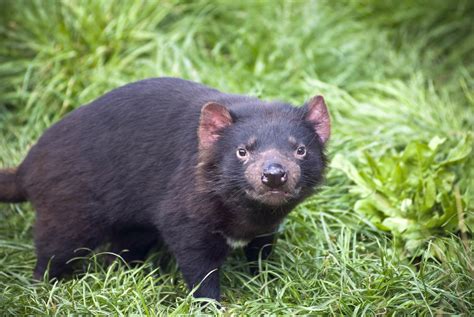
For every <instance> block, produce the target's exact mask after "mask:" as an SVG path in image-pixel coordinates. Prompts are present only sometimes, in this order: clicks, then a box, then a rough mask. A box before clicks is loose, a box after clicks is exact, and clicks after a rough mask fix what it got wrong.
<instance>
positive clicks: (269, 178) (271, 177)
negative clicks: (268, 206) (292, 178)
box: [261, 163, 288, 188]
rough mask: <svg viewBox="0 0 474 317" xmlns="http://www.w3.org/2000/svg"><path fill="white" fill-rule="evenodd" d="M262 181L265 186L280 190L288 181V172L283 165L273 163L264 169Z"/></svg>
mask: <svg viewBox="0 0 474 317" xmlns="http://www.w3.org/2000/svg"><path fill="white" fill-rule="evenodd" d="M261 180H262V183H263V184H264V185H265V186H268V187H270V188H278V187H281V186H282V185H284V184H285V183H286V181H287V180H288V172H287V171H286V170H285V168H284V167H283V166H282V165H281V164H278V163H271V164H269V165H268V166H267V167H265V168H264V170H263V173H262V177H261Z"/></svg>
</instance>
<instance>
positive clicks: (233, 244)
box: [225, 237, 249, 249]
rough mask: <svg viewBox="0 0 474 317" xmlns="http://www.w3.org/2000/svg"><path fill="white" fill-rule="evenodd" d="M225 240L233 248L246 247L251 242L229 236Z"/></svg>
mask: <svg viewBox="0 0 474 317" xmlns="http://www.w3.org/2000/svg"><path fill="white" fill-rule="evenodd" d="M225 241H226V242H227V244H228V245H229V247H231V248H232V249H238V248H242V247H245V246H246V245H247V244H248V243H249V241H248V240H236V239H232V238H229V237H225Z"/></svg>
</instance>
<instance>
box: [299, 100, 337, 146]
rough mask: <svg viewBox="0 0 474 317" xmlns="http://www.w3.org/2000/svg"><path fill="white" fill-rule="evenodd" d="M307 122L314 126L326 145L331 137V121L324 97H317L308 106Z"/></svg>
mask: <svg viewBox="0 0 474 317" xmlns="http://www.w3.org/2000/svg"><path fill="white" fill-rule="evenodd" d="M305 120H306V121H309V122H310V123H311V124H312V125H313V128H314V131H316V134H317V135H318V136H319V138H320V139H321V142H323V144H325V143H326V142H327V140H328V139H329V136H330V135H331V119H330V118H329V112H328V108H327V107H326V103H325V102H324V98H323V96H315V97H313V98H312V99H311V100H310V101H309V102H308V103H307V104H306V115H305Z"/></svg>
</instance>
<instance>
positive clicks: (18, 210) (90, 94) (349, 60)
mask: <svg viewBox="0 0 474 317" xmlns="http://www.w3.org/2000/svg"><path fill="white" fill-rule="evenodd" d="M1 7H2V10H1V12H0V21H1V23H0V78H1V80H0V166H2V167H7V166H15V165H17V164H19V163H20V162H21V160H22V158H23V157H24V155H25V154H26V153H27V151H28V148H29V147H30V146H31V145H32V144H34V142H35V140H36V139H37V138H38V137H39V136H40V135H41V133H42V132H43V131H44V130H45V129H46V128H47V127H48V126H50V125H51V124H52V123H54V122H55V121H57V120H59V119H60V118H62V117H63V116H64V115H65V114H66V113H67V112H69V111H71V110H73V109H74V108H76V107H78V106H80V105H81V104H84V103H87V102H89V101H91V100H93V99H95V98H96V97H98V96H100V95H101V94H103V93H105V92H106V91H108V90H109V89H111V88H114V87H117V86H120V85H122V84H125V83H128V82H131V81H135V80H138V79H142V78H146V77H153V76H177V77H183V78H187V79H191V80H195V81H199V82H203V83H205V84H208V85H210V86H214V87H216V88H218V89H220V90H223V91H229V92H235V93H243V94H250V95H255V96H260V97H262V98H265V99H281V100H288V101H291V102H293V103H295V104H302V103H303V102H304V101H305V100H307V99H308V98H309V97H310V96H312V95H314V94H317V93H322V94H323V95H324V96H325V97H326V100H327V102H328V104H329V107H330V111H331V115H332V117H333V135H332V140H331V144H330V147H329V149H328V150H329V154H330V156H334V155H336V154H341V155H343V156H344V157H345V158H347V159H349V160H351V161H352V162H354V164H361V163H360V162H359V161H358V158H359V157H360V155H361V153H362V152H363V151H365V150H370V151H371V153H385V152H384V151H385V150H386V149H387V148H397V149H403V148H404V147H405V146H406V145H407V144H408V143H409V142H410V141H411V140H420V141H425V142H428V141H429V140H431V139H432V138H433V137H434V136H437V135H438V136H440V137H446V138H448V140H449V142H456V141H457V140H459V139H460V138H462V137H463V136H465V135H466V134H468V133H470V132H472V131H473V130H474V93H473V91H474V89H473V88H474V60H473V57H472V56H473V52H474V22H473V20H472V16H474V5H473V2H472V1H469V0H465V1H462V0H459V1H441V0H435V1H429V2H428V1H421V0H420V1H383V2H380V1H369V0H366V1H359V2H356V1H351V0H346V1H340V2H337V3H334V2H332V1H305V2H303V1H278V2H273V1H272V2H269V1H242V2H235V1H234V2H227V1H220V2H218V4H216V3H210V2H205V1H174V0H166V1H160V2H159V3H155V2H152V1H147V2H139V1H96V0H85V1H49V0H48V1H22V0H18V1H14V0H2V1H1ZM357 162H359V163H357ZM473 171H474V162H473V159H472V158H471V159H470V160H468V161H467V162H466V163H465V164H463V166H461V167H460V170H459V171H458V172H457V180H456V184H458V186H459V188H460V190H459V193H460V195H461V196H462V198H463V201H464V202H465V203H464V204H463V205H462V206H461V210H460V212H461V214H462V213H464V214H465V215H466V216H472V213H473V209H474V207H473V206H474V186H473V185H474V184H473V179H474V174H473ZM351 188H352V183H351V181H350V180H349V179H348V178H347V177H346V176H345V175H344V174H343V173H341V172H340V171H338V170H335V169H333V170H331V171H330V172H329V174H328V180H327V183H326V186H325V187H323V188H322V190H321V191H320V193H319V194H318V195H316V196H314V197H313V198H311V199H310V200H308V201H307V202H305V203H304V204H303V205H301V206H299V207H298V208H297V209H296V210H295V211H294V212H293V213H292V214H291V215H290V216H289V218H288V219H287V221H286V222H285V224H284V228H283V231H282V234H281V237H280V239H279V241H278V245H277V247H276V249H275V252H274V254H273V256H272V258H271V260H270V261H267V262H263V263H261V264H260V265H261V266H262V273H261V274H260V275H258V276H256V277H251V276H250V275H249V274H248V272H247V267H246V264H245V261H244V260H243V255H242V253H241V252H235V254H234V255H233V256H231V257H230V258H229V260H228V261H227V263H226V264H225V266H224V268H223V273H222V289H223V306H224V309H225V310H218V308H217V307H216V306H215V305H214V304H213V303H211V304H209V305H208V306H207V307H201V305H200V304H199V300H195V299H193V298H192V296H190V295H189V293H188V291H187V290H186V288H185V285H184V283H183V280H182V278H181V276H180V273H179V271H178V270H177V268H176V266H175V265H174V264H173V263H172V264H171V265H169V267H168V268H167V269H161V268H158V267H157V265H156V261H157V259H158V258H159V254H154V255H152V256H151V257H150V259H149V260H147V262H146V263H145V264H144V265H143V266H140V267H138V268H127V267H126V265H124V264H122V263H121V262H120V261H117V262H116V263H115V264H114V265H113V266H112V267H109V268H106V267H104V266H101V265H100V262H101V258H102V257H103V255H102V254H100V253H99V254H97V255H95V256H93V257H92V258H90V259H88V260H87V261H86V264H87V265H86V272H87V273H86V274H84V275H81V276H80V277H78V278H76V279H73V280H69V281H61V282H54V283H34V282H33V281H32V279H31V271H32V267H33V265H34V261H35V256H34V248H33V241H32V232H31V228H32V224H33V222H34V218H35V214H34V211H33V210H32V208H31V206H30V205H29V204H22V205H1V206H0V289H2V294H1V295H0V311H1V312H3V314H6V315H31V314H35V315H43V314H45V315H66V314H70V313H77V314H101V315H102V314H104V315H105V314H116V315H128V314H143V315H162V314H170V315H178V314H200V313H215V314H223V315H234V314H235V315H242V314H245V315H261V314H274V315H287V314H291V315H296V314H325V315H326V314H330V315H385V314H388V315H392V314H402V315H404V314H416V315H419V314H420V315H441V314H460V315H466V316H467V315H469V314H471V313H472V311H474V289H473V287H472V285H473V282H474V269H473V254H474V246H473V243H472V240H470V239H469V236H472V231H470V232H468V234H467V237H466V235H464V238H460V237H459V236H458V235H457V234H455V233H446V234H444V235H441V237H439V241H441V242H440V243H442V244H443V246H444V247H443V249H442V250H443V251H440V252H441V253H440V252H438V254H439V257H438V258H433V257H429V256H426V257H421V259H418V260H417V261H418V262H417V263H416V262H415V261H414V259H409V258H400V257H398V256H397V255H396V253H395V252H394V249H393V247H392V246H393V245H392V237H391V235H390V234H387V233H385V232H382V231H379V230H378V229H376V227H374V226H373V225H372V224H371V223H370V222H369V221H368V220H367V219H365V218H363V217H362V216H360V215H358V214H357V213H355V211H354V204H355V202H356V201H357V199H358V198H359V197H357V195H355V194H354V193H353V192H352V191H351V190H350V189H351ZM452 195H453V199H454V196H455V193H454V192H453V193H452ZM470 230H472V229H470ZM435 247H437V246H435V245H434V244H430V243H429V244H428V245H427V246H426V249H425V251H423V252H425V253H426V254H431V252H430V251H432V250H431V248H435Z"/></svg>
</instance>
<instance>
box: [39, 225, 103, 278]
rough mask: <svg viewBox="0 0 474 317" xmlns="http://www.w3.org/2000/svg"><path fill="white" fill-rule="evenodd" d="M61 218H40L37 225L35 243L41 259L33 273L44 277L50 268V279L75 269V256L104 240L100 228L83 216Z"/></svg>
mask: <svg viewBox="0 0 474 317" xmlns="http://www.w3.org/2000/svg"><path fill="white" fill-rule="evenodd" d="M76 220H77V221H74V224H72V223H71V222H67V221H64V222H61V221H59V219H55V221H48V220H46V219H38V220H37V222H36V225H35V244H36V253H37V257H38V260H37V262H36V266H35V269H34V272H33V277H34V278H35V279H37V280H42V279H43V277H44V274H45V272H46V271H47V270H48V277H49V279H52V278H58V279H59V278H62V277H65V276H66V275H69V274H71V273H72V271H73V263H71V261H70V260H71V259H73V258H76V257H83V256H85V255H87V254H88V253H89V252H88V251H87V249H89V250H92V249H94V248H96V247H97V246H98V245H99V244H100V242H102V241H100V237H101V236H100V234H99V233H100V231H99V230H98V229H97V228H91V226H90V225H89V226H88V225H87V223H84V222H83V221H81V220H80V219H76Z"/></svg>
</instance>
